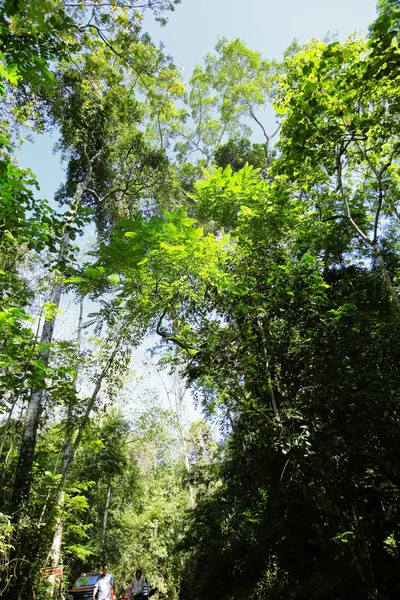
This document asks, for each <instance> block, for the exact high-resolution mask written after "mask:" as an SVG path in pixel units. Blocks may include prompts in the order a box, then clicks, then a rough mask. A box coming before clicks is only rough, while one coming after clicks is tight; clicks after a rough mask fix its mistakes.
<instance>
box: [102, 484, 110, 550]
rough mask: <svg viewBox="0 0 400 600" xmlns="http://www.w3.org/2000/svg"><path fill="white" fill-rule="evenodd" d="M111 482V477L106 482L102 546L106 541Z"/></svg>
mask: <svg viewBox="0 0 400 600" xmlns="http://www.w3.org/2000/svg"><path fill="white" fill-rule="evenodd" d="M111 483H112V479H110V481H109V483H108V487H107V496H106V506H105V509H104V517H103V528H102V530H101V545H102V547H104V543H105V541H106V532H107V521H108V513H109V510H110V502H111Z"/></svg>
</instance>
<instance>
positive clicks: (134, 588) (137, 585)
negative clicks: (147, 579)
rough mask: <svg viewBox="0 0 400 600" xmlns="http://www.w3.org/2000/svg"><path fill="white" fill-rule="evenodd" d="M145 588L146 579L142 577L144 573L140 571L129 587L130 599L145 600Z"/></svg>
mask: <svg viewBox="0 0 400 600" xmlns="http://www.w3.org/2000/svg"><path fill="white" fill-rule="evenodd" d="M143 586H144V578H143V577H142V571H141V570H140V569H138V570H137V571H136V573H135V577H134V578H133V579H132V581H131V584H130V586H129V588H130V589H129V597H130V598H132V599H133V600H143Z"/></svg>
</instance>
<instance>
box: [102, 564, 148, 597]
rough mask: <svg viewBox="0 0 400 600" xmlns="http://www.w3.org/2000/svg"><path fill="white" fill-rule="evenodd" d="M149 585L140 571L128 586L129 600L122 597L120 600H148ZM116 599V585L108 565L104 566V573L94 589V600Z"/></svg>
mask: <svg viewBox="0 0 400 600" xmlns="http://www.w3.org/2000/svg"><path fill="white" fill-rule="evenodd" d="M149 591H150V590H149V584H148V581H147V579H145V578H144V577H143V576H142V572H141V570H140V569H138V570H137V571H136V573H135V577H134V578H133V579H132V580H131V581H130V583H129V585H128V590H127V592H128V598H126V597H125V596H121V597H120V598H119V600H148V597H149ZM114 598H115V583H114V577H113V575H112V573H110V572H109V568H108V564H106V563H105V564H104V565H103V573H102V574H101V575H100V576H99V578H98V579H97V581H96V584H95V586H94V588H93V600H113V599H114Z"/></svg>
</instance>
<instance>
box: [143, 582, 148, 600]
mask: <svg viewBox="0 0 400 600" xmlns="http://www.w3.org/2000/svg"><path fill="white" fill-rule="evenodd" d="M143 600H149V582H148V581H147V579H146V577H145V578H144V584H143Z"/></svg>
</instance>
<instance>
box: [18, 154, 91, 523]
mask: <svg viewBox="0 0 400 600" xmlns="http://www.w3.org/2000/svg"><path fill="white" fill-rule="evenodd" d="M88 162H89V164H88V169H87V172H86V174H85V177H84V179H83V181H81V182H80V183H78V185H77V186H76V191H75V195H74V198H73V200H72V202H71V211H70V213H69V215H68V218H67V219H66V221H65V225H64V235H63V239H62V242H61V246H60V251H59V255H58V266H59V272H58V273H57V274H56V281H55V283H54V285H53V289H52V292H51V295H50V299H49V302H50V303H51V304H53V305H54V306H55V307H56V308H58V307H59V304H60V298H61V291H62V285H63V271H64V268H65V266H64V263H65V259H66V257H67V253H68V247H69V241H70V231H71V227H72V224H73V222H74V219H75V217H76V214H77V212H78V209H79V206H80V202H81V199H82V195H83V193H84V191H85V190H86V189H87V187H88V185H89V182H90V180H91V177H92V168H91V162H90V161H88ZM55 321H56V319H55V315H54V316H53V318H51V319H49V320H48V321H45V323H44V325H43V329H42V335H41V339H40V342H41V343H42V344H46V347H45V348H44V349H43V350H42V351H41V352H40V360H41V361H42V362H43V364H44V365H45V366H46V367H47V366H48V364H49V356H50V344H51V343H52V341H53V334H54V326H55ZM43 395H44V393H43V389H39V390H35V389H33V390H32V391H31V396H30V399H29V402H28V408H27V412H26V416H25V423H24V430H23V434H22V442H21V449H20V453H19V458H18V465H17V472H16V476H15V483H14V490H13V496H12V505H13V507H14V511H15V512H14V521H15V522H18V520H19V516H20V515H23V514H24V512H25V509H26V505H27V503H28V500H29V492H30V487H31V481H32V467H33V459H34V454H35V447H36V439H37V432H38V429H39V423H40V417H41V414H42V410H43Z"/></svg>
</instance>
